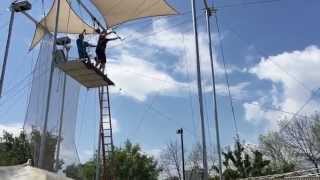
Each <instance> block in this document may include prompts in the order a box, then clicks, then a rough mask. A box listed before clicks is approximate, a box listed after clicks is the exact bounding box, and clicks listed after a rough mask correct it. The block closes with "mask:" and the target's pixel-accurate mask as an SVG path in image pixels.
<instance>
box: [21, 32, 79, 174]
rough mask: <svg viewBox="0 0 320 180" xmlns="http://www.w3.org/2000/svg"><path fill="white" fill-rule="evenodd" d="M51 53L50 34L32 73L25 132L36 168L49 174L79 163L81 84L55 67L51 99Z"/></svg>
mask: <svg viewBox="0 0 320 180" xmlns="http://www.w3.org/2000/svg"><path fill="white" fill-rule="evenodd" d="M52 51H53V37H52V36H51V35H50V34H47V35H46V36H45V37H44V39H43V41H42V43H41V46H40V49H39V55H38V59H37V63H36V65H35V67H34V70H33V81H32V87H31V92H30V97H29V104H28V107H27V112H26V117H25V124H24V130H25V132H26V133H27V134H28V137H29V138H30V141H31V149H32V153H33V162H34V165H35V166H36V167H41V168H42V169H46V170H49V171H59V172H65V171H63V170H65V169H66V167H68V166H70V165H76V164H78V163H80V161H79V157H78V153H77V147H76V145H75V130H76V119H77V111H78V110H77V109H78V101H79V91H80V85H79V84H78V83H77V82H76V81H74V80H73V79H71V78H70V77H68V76H66V74H65V73H64V72H62V71H61V70H60V69H59V68H57V67H55V66H54V71H53V74H52V84H51V85H52V86H51V93H50V99H49V98H48V90H49V80H50V74H51V73H50V69H51V65H52ZM57 57H58V58H60V59H57V60H61V58H63V56H57ZM62 60H63V59H62ZM64 87H65V88H64ZM64 89H65V90H64ZM63 104H64V105H63ZM47 105H49V106H48V107H49V108H48V112H47ZM46 112H47V113H48V114H47V117H48V118H46ZM46 121H47V123H45V122H46ZM45 126H46V128H45ZM59 134H60V135H61V136H59ZM59 142H60V148H59ZM58 149H59V150H60V151H58ZM40 157H43V158H40ZM40 161H41V162H40Z"/></svg>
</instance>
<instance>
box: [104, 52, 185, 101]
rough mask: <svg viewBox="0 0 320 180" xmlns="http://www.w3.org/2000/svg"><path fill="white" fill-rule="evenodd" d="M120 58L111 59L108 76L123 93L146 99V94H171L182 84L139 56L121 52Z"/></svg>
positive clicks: (137, 98) (142, 99)
mask: <svg viewBox="0 0 320 180" xmlns="http://www.w3.org/2000/svg"><path fill="white" fill-rule="evenodd" d="M120 58H121V60H120V61H118V60H112V62H111V63H110V64H109V66H108V71H109V74H110V78H111V79H112V80H114V81H115V82H116V85H117V87H119V88H122V89H123V90H124V93H123V94H122V95H127V96H130V97H133V98H135V99H136V100H139V101H144V100H146V98H147V96H148V95H151V94H155V93H160V94H167V95H168V94H172V93H175V92H178V91H179V88H180V87H181V86H183V85H184V83H182V82H178V81H176V80H175V79H174V78H173V77H171V76H170V75H169V74H167V73H166V72H164V71H161V70H158V69H157V67H156V65H155V64H153V63H150V62H147V61H145V60H143V59H141V58H138V57H134V56H133V55H131V54H129V53H126V52H123V53H122V55H121V57H120Z"/></svg>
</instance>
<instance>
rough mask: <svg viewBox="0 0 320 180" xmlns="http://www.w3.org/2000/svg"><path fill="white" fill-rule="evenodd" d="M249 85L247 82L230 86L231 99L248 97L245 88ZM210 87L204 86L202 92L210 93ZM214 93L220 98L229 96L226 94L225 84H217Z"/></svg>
mask: <svg viewBox="0 0 320 180" xmlns="http://www.w3.org/2000/svg"><path fill="white" fill-rule="evenodd" d="M249 85H250V83H249V82H241V83H238V84H235V85H231V86H230V92H231V95H232V97H233V98H235V99H237V100H242V99H245V98H246V97H247V96H248V92H247V90H246V88H247V87H248V86H249ZM212 88H213V87H212V85H210V86H205V87H204V92H207V93H208V92H212ZM216 92H217V94H218V95H220V96H229V94H228V87H227V85H226V84H217V85H216Z"/></svg>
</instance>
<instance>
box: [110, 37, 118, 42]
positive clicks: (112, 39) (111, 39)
mask: <svg viewBox="0 0 320 180" xmlns="http://www.w3.org/2000/svg"><path fill="white" fill-rule="evenodd" d="M117 39H120V37H116V38H107V40H108V41H114V40H117Z"/></svg>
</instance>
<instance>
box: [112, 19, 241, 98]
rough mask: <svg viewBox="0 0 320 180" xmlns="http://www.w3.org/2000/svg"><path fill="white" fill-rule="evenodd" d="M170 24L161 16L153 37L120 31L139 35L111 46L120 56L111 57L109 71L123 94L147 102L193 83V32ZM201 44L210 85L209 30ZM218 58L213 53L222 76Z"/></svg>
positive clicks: (180, 91) (175, 93)
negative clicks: (164, 55)
mask: <svg viewBox="0 0 320 180" xmlns="http://www.w3.org/2000/svg"><path fill="white" fill-rule="evenodd" d="M167 27H170V23H168V22H167V20H165V19H158V20H155V21H154V22H153V26H152V29H151V33H152V32H153V33H154V34H152V37H149V38H145V35H146V34H145V32H138V31H135V30H132V29H129V28H128V29H122V32H121V34H127V36H129V37H136V38H135V39H134V40H132V39H127V40H128V41H127V42H123V43H124V44H120V48H119V49H118V48H117V47H119V46H118V45H119V44H118V45H117V43H119V42H112V44H111V45H110V49H113V50H115V52H117V53H116V54H117V56H116V57H114V59H109V65H108V71H109V72H108V73H109V74H110V77H111V78H112V80H114V81H115V82H116V85H117V86H118V87H119V88H122V89H123V90H124V93H121V95H126V96H129V97H133V98H134V99H136V100H138V101H145V100H146V99H147V97H148V96H150V95H153V94H160V95H167V96H181V95H183V94H184V92H185V91H186V87H188V86H194V84H195V83H194V82H195V77H196V76H195V72H196V61H195V49H194V38H193V33H192V32H190V31H187V32H185V33H181V32H179V31H176V30H174V29H169V30H168V29H167ZM190 29H191V28H190ZM148 34H149V33H148ZM214 39H215V37H214ZM199 43H200V54H201V63H202V75H203V82H206V83H205V84H204V86H207V85H206V84H207V82H211V81H209V80H210V78H211V69H210V68H211V66H210V61H209V52H208V43H207V35H206V33H203V32H200V36H199ZM163 52H165V54H166V55H171V56H172V57H174V58H170V59H168V60H169V61H172V62H168V60H167V59H166V60H164V59H163V57H162V55H159V53H163ZM215 57H216V55H215V54H214V61H215V66H216V67H215V68H216V72H217V74H218V75H220V74H222V73H223V70H222V68H220V65H219V64H218V63H217V62H216V58H215ZM166 63H169V64H170V65H168V64H166ZM231 69H232V68H231ZM229 71H230V72H231V70H229ZM175 75H180V77H181V76H182V77H183V78H187V77H189V78H190V82H184V81H178V80H176V76H175ZM187 75H188V76H187ZM189 75H190V76H189ZM235 88H236V87H235ZM238 88H241V87H238ZM237 90H239V89H235V91H236V92H235V93H236V94H237V93H238V91H237ZM119 95H120V94H119Z"/></svg>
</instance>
